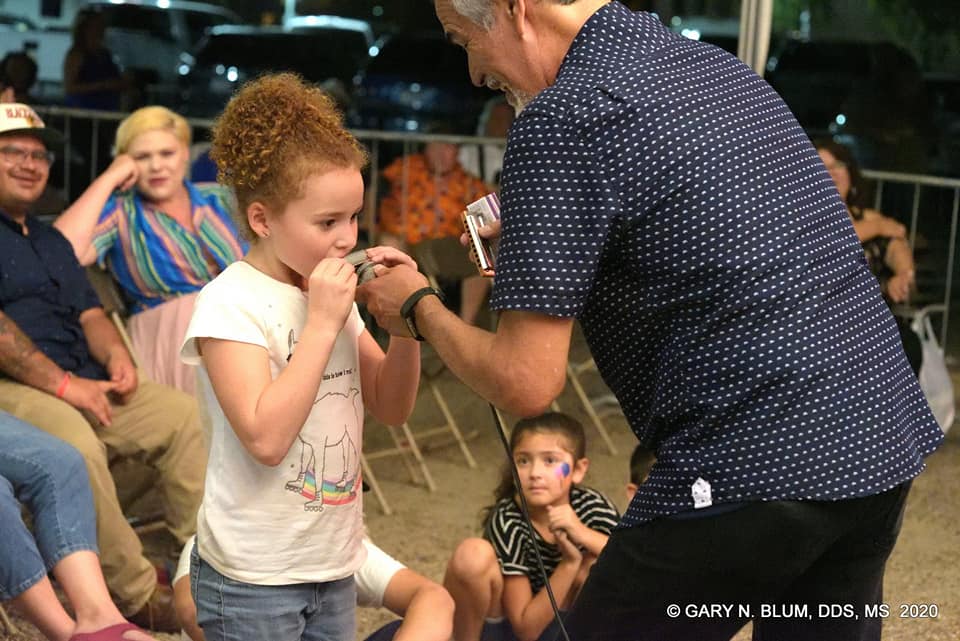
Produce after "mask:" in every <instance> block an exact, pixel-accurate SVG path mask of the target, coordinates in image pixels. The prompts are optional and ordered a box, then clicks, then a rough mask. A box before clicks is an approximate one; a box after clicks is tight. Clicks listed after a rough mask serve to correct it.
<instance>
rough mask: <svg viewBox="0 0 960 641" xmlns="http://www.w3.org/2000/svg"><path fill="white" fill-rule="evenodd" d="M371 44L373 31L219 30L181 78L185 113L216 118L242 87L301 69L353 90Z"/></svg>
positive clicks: (319, 80)
mask: <svg viewBox="0 0 960 641" xmlns="http://www.w3.org/2000/svg"><path fill="white" fill-rule="evenodd" d="M371 46H372V34H371V32H370V31H369V30H357V29H342V28H334V27H330V28H320V27H316V28H309V29H303V30H294V31H290V30H284V29H283V28H281V27H215V28H213V29H211V30H210V32H209V33H208V34H207V36H206V37H205V38H204V39H203V41H202V42H201V43H200V46H199V47H198V48H197V50H196V51H195V53H194V58H195V61H194V64H193V66H192V67H191V68H190V69H189V70H188V71H187V72H186V73H185V74H184V75H183V77H182V78H181V92H180V97H181V106H180V110H181V113H183V114H184V115H190V116H196V117H211V116H215V115H217V114H218V113H220V111H221V110H222V109H223V107H224V105H225V104H226V103H227V101H228V100H229V99H230V96H231V95H233V92H234V91H236V90H237V89H238V88H239V87H240V85H242V84H243V83H244V82H245V81H247V80H249V79H252V78H255V77H256V76H258V75H260V74H263V73H267V72H271V71H295V72H297V73H299V74H300V75H302V76H303V77H304V78H305V79H307V80H310V81H312V82H315V83H318V84H320V83H324V82H328V81H336V83H337V84H338V85H339V86H341V87H343V88H344V89H343V90H344V91H349V87H351V85H352V82H353V77H354V75H355V74H356V73H357V71H358V70H359V69H360V67H362V66H363V65H364V63H365V62H366V61H367V59H368V58H369V55H370V47H371ZM336 97H337V98H338V99H341V100H345V99H347V98H348V96H336Z"/></svg>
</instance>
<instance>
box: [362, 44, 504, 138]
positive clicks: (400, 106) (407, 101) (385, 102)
mask: <svg viewBox="0 0 960 641" xmlns="http://www.w3.org/2000/svg"><path fill="white" fill-rule="evenodd" d="M355 84H356V88H355V103H354V109H353V111H352V112H351V117H350V122H351V124H352V125H353V126H355V127H359V128H362V129H385V130H393V131H423V130H424V129H428V128H430V126H431V125H434V124H443V125H447V126H449V127H451V128H452V129H454V130H456V131H458V132H461V133H465V134H472V133H474V131H475V130H476V126H477V118H478V117H479V115H480V112H481V111H482V109H483V105H484V103H485V102H486V101H487V100H488V99H489V98H491V97H492V96H494V95H495V94H494V92H492V91H490V90H489V89H487V88H485V87H474V86H473V84H472V83H471V82H470V76H469V73H468V72H467V59H466V54H465V53H464V51H463V49H461V48H460V47H457V46H455V45H453V44H450V43H449V42H447V41H446V40H445V39H444V38H443V37H442V36H441V35H440V34H437V33H428V34H422V33H398V34H394V35H392V36H388V37H387V38H386V40H385V42H384V44H383V46H382V47H380V51H379V53H377V55H376V56H374V57H373V58H372V59H371V60H370V62H369V63H368V64H367V66H366V67H365V68H364V69H363V70H362V71H361V73H360V74H359V75H358V76H357V78H356V83H355Z"/></svg>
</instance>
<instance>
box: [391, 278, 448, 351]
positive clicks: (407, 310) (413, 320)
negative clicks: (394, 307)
mask: <svg viewBox="0 0 960 641" xmlns="http://www.w3.org/2000/svg"><path fill="white" fill-rule="evenodd" d="M424 296H436V297H437V298H439V299H440V300H441V301H443V294H441V293H440V290H438V289H436V288H433V287H421V288H420V289H418V290H417V291H415V292H413V293H412V294H410V295H409V296H408V297H407V300H405V301H403V305H401V306H400V316H401V317H402V318H403V320H404V321H405V322H406V323H407V329H408V330H410V335H411V336H412V337H413V338H415V339H417V340H418V341H422V340H425V339H424V338H423V336H422V335H421V334H420V331H419V330H418V329H417V316H416V313H415V311H414V308H416V306H417V303H419V302H420V299H421V298H423V297H424Z"/></svg>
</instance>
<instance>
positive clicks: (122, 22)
mask: <svg viewBox="0 0 960 641" xmlns="http://www.w3.org/2000/svg"><path fill="white" fill-rule="evenodd" d="M83 7H84V8H93V9H96V10H97V11H99V12H101V13H103V15H104V16H105V18H106V22H107V31H106V34H105V38H104V40H105V44H106V46H107V47H108V48H109V49H110V51H111V52H112V53H113V55H114V57H115V59H116V61H117V63H118V64H119V65H120V66H121V67H122V68H123V69H126V70H130V71H132V72H134V73H135V74H137V75H138V76H142V77H149V78H150V79H151V82H152V84H151V86H150V87H149V95H148V97H147V99H148V100H149V101H150V102H159V103H162V104H172V101H173V99H174V98H175V97H176V95H177V88H178V85H177V78H178V76H179V67H180V66H181V64H183V61H184V59H185V57H186V59H187V60H188V61H189V57H188V52H189V51H190V50H191V49H193V47H194V46H195V45H196V44H197V42H198V41H199V40H200V38H201V37H202V36H203V34H204V33H205V31H206V29H207V28H209V27H211V26H214V25H221V24H238V23H239V22H240V18H239V17H238V16H237V15H236V14H235V13H233V12H232V11H229V10H227V9H224V8H223V7H219V6H217V5H212V4H205V3H202V2H183V1H180V0H163V1H162V2H161V1H158V0H150V1H148V0H88V2H86V3H85V4H84V5H83ZM71 44H72V36H71V34H70V30H69V29H65V28H54V29H23V28H16V29H10V30H6V29H4V30H3V31H2V36H0V55H2V54H3V53H5V52H6V51H21V50H22V51H28V52H30V53H31V55H33V56H34V58H35V59H36V61H37V66H38V73H37V93H38V96H39V97H40V98H41V99H43V100H44V101H46V102H59V101H60V100H61V99H62V97H63V61H64V58H65V57H66V55H67V51H69V50H70V46H71Z"/></svg>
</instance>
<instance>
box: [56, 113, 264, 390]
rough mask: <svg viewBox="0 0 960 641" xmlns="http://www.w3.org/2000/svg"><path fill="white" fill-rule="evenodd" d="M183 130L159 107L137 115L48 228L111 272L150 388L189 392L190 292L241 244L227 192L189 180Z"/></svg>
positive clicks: (238, 252) (85, 259)
mask: <svg viewBox="0 0 960 641" xmlns="http://www.w3.org/2000/svg"><path fill="white" fill-rule="evenodd" d="M190 140H191V132H190V125H189V124H188V123H187V121H186V120H185V119H184V118H183V117H182V116H180V115H178V114H175V113H174V112H172V111H170V110H169V109H167V108H165V107H156V106H152V107H143V108H141V109H138V110H136V111H135V112H133V113H132V114H130V115H129V116H128V117H127V118H126V119H124V120H123V121H122V122H121V123H120V127H119V128H118V129H117V136H116V143H115V154H116V157H115V158H114V160H113V163H112V164H111V165H110V167H108V168H107V170H106V171H105V172H103V173H102V174H101V175H100V176H99V177H98V178H97V179H96V180H94V181H93V183H91V185H90V187H88V188H87V190H86V191H85V192H84V193H83V194H82V195H81V196H80V198H78V199H77V201H76V202H75V203H74V204H73V205H71V206H70V207H69V208H68V209H67V210H66V211H65V212H63V214H62V215H61V216H60V217H59V218H58V219H57V220H56V222H55V223H54V226H55V227H56V228H57V229H59V230H60V232H61V233H63V235H64V236H66V237H67V239H68V240H69V241H70V243H71V244H72V245H73V250H74V253H75V254H76V256H77V260H79V261H80V264H81V265H90V264H92V263H94V262H95V261H96V262H98V263H99V264H100V265H101V266H102V267H105V268H108V269H109V270H110V272H111V273H112V274H113V277H114V278H115V279H116V280H117V282H118V283H119V284H120V287H121V289H122V291H123V293H124V295H125V297H126V298H127V299H128V300H129V303H130V308H131V311H132V316H131V317H130V320H129V324H128V329H129V332H130V338H131V340H132V342H133V348H134V353H135V355H136V356H137V358H138V359H139V360H140V367H141V368H143V369H144V370H145V371H146V373H147V374H148V375H149V376H150V378H151V379H152V380H154V381H155V382H158V383H164V384H166V385H171V386H173V387H176V388H177V389H180V390H182V391H184V392H187V393H189V394H192V393H193V389H194V384H193V376H194V374H193V368H190V367H187V366H185V365H183V364H182V363H181V362H180V357H179V352H180V344H181V343H182V342H183V336H184V333H185V332H186V328H187V324H188V323H189V322H190V316H191V315H192V314H193V302H194V298H195V297H196V293H197V292H199V291H200V289H201V288H202V287H203V286H204V285H205V284H207V283H208V282H210V281H211V280H213V278H214V277H215V276H217V275H218V274H219V273H220V272H222V271H223V270H224V268H226V266H227V265H229V264H230V263H233V262H234V261H237V260H239V259H240V258H242V257H243V254H244V252H245V251H246V248H247V245H246V243H245V242H244V241H243V240H241V239H240V235H239V233H238V231H237V228H236V226H235V225H234V222H233V219H232V217H231V212H232V211H233V209H234V198H233V194H232V193H231V192H230V190H229V189H227V188H225V187H222V186H221V185H218V184H216V183H207V184H194V183H191V182H190V181H189V180H187V172H188V167H189V161H190V151H189V148H190Z"/></svg>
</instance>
